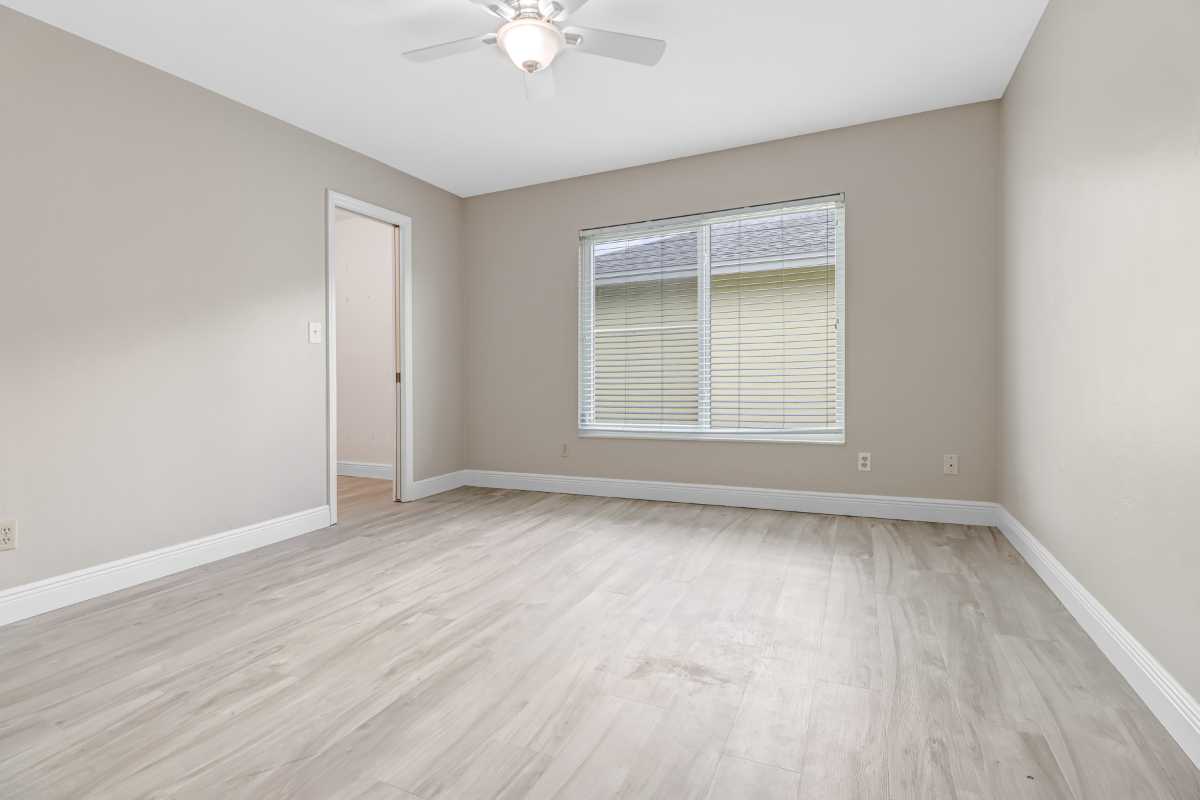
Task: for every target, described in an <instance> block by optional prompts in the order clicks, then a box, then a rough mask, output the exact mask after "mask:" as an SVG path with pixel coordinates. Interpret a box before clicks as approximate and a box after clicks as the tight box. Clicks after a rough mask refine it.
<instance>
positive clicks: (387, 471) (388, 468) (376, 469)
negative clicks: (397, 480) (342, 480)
mask: <svg viewBox="0 0 1200 800" xmlns="http://www.w3.org/2000/svg"><path fill="white" fill-rule="evenodd" d="M337 474H338V475H345V476H347V477H349V478H378V479H379V480H384V481H390V480H391V479H392V475H393V474H394V473H393V471H392V465H391V464H368V463H366V462H362V461H339V462H337Z"/></svg>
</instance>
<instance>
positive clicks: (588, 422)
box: [579, 196, 845, 441]
mask: <svg viewBox="0 0 1200 800" xmlns="http://www.w3.org/2000/svg"><path fill="white" fill-rule="evenodd" d="M844 217H845V214H844V203H843V201H842V198H841V196H836V197H824V198H818V199H815V200H807V201H797V202H793V203H780V204H775V205H771V206H760V207H752V208H745V209H739V210H737V211H733V212H718V213H712V214H701V215H695V216H692V217H683V218H676V219H670V220H659V221H654V222H644V223H636V224H632V225H623V226H617V227H612V228H598V229H591V230H587V231H584V232H582V234H581V236H580V298H579V299H580V309H579V320H580V338H579V356H580V358H579V364H580V379H579V426H580V431H581V433H582V434H584V435H616V436H669V437H682V438H713V439H727V438H728V439H751V440H772V441H774V440H800V441H842V440H843V434H844V428H845V413H844V409H845V395H844V386H843V383H844V381H843V376H844V370H845V358H844V345H843V337H844V324H843V317H844V303H843V295H844V290H843V287H844V264H843V252H844Z"/></svg>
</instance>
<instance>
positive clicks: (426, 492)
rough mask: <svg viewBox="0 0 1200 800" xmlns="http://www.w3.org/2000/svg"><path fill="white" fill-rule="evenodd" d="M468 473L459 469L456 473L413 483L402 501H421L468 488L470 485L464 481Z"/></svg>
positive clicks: (448, 473)
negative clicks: (464, 487) (463, 487)
mask: <svg viewBox="0 0 1200 800" xmlns="http://www.w3.org/2000/svg"><path fill="white" fill-rule="evenodd" d="M468 472H469V470H465V469H461V470H459V471H458V472H447V473H446V474H444V475H435V476H434V477H432V478H425V479H424V480H419V481H413V483H412V487H411V489H409V490H408V491H405V493H404V499H405V501H408V500H422V499H424V498H426V497H429V496H431V495H435V494H441V493H442V492H448V491H450V490H451V489H458V488H459V487H462V486H468V485H470V484H468V483H467V481H466V477H467V473H468Z"/></svg>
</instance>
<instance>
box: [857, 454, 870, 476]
mask: <svg viewBox="0 0 1200 800" xmlns="http://www.w3.org/2000/svg"><path fill="white" fill-rule="evenodd" d="M858 471H859V472H870V471H871V454H870V453H859V454H858Z"/></svg>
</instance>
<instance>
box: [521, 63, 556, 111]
mask: <svg viewBox="0 0 1200 800" xmlns="http://www.w3.org/2000/svg"><path fill="white" fill-rule="evenodd" d="M557 91H558V84H557V81H555V80H554V73H553V72H551V71H550V69H548V68H547V69H544V70H542V71H540V72H535V73H533V74H532V75H530V74H528V73H526V75H525V99H526V100H528V101H529V102H531V103H536V102H539V101H542V100H550V99H552V98H553V97H554V95H555V94H556V93H557Z"/></svg>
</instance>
